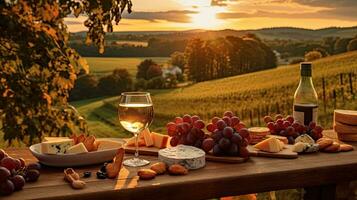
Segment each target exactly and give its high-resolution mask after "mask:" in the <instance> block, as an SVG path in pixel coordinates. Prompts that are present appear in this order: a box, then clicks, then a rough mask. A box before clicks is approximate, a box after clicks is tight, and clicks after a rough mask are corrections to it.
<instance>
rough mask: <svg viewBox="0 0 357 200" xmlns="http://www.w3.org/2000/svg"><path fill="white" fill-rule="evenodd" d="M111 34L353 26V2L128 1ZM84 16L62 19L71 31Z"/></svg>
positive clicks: (356, 4)
mask: <svg viewBox="0 0 357 200" xmlns="http://www.w3.org/2000/svg"><path fill="white" fill-rule="evenodd" d="M132 2H133V4H134V5H133V13H132V14H130V15H129V14H125V15H124V19H123V20H122V21H121V23H120V24H119V25H118V26H115V28H114V31H165V30H190V29H211V30H217V29H238V30H242V29H258V28H265V27H281V26H292V27H302V28H311V29H318V28H324V27H330V26H339V27H345V26H356V25H357V0H132ZM84 19H85V17H84V16H82V17H79V18H66V24H67V25H68V27H69V30H70V31H71V32H76V31H83V30H85V27H84V26H83V21H84Z"/></svg>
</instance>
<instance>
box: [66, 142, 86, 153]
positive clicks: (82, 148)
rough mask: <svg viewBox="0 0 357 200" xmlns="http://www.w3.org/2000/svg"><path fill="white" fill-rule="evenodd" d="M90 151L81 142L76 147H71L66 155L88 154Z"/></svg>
mask: <svg viewBox="0 0 357 200" xmlns="http://www.w3.org/2000/svg"><path fill="white" fill-rule="evenodd" d="M87 152H88V150H87V148H86V146H84V144H83V142H80V143H78V144H76V145H74V146H71V147H69V148H68V149H67V151H66V153H67V154H68V153H87Z"/></svg>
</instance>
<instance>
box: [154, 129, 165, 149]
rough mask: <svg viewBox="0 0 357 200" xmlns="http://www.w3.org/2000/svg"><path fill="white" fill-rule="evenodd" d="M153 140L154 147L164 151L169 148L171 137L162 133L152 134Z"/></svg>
mask: <svg viewBox="0 0 357 200" xmlns="http://www.w3.org/2000/svg"><path fill="white" fill-rule="evenodd" d="M151 136H152V139H153V141H154V146H155V147H157V148H159V149H162V148H166V147H167V143H168V141H169V136H167V135H163V134H160V133H155V132H151Z"/></svg>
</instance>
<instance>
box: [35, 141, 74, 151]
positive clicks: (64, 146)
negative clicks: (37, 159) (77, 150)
mask: <svg viewBox="0 0 357 200" xmlns="http://www.w3.org/2000/svg"><path fill="white" fill-rule="evenodd" d="M73 145H74V142H73V139H63V140H60V141H56V140H55V141H48V142H42V143H41V152H42V153H43V154H64V153H66V152H67V150H68V148H70V147H71V146H73Z"/></svg>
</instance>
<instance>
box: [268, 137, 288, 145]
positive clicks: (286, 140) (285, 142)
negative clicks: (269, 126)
mask: <svg viewBox="0 0 357 200" xmlns="http://www.w3.org/2000/svg"><path fill="white" fill-rule="evenodd" d="M266 137H267V138H276V139H278V140H280V141H282V142H283V143H284V144H288V143H289V140H288V138H286V137H284V136H280V135H267V136H266Z"/></svg>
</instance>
